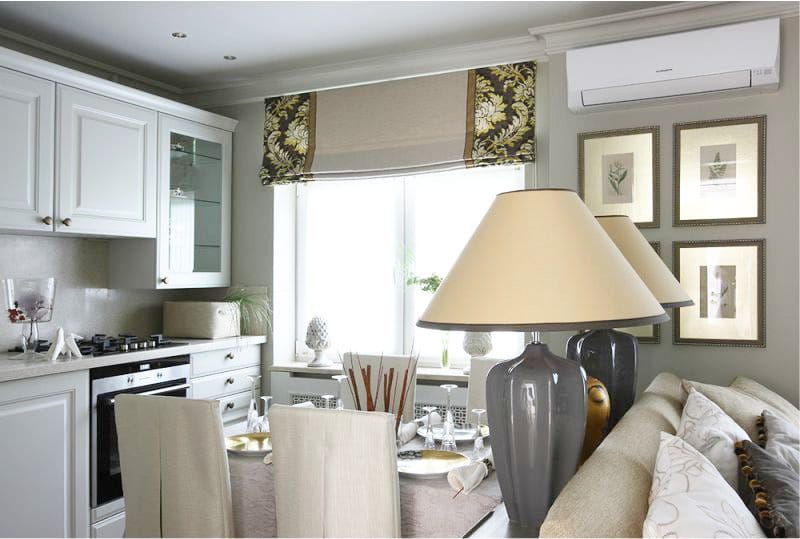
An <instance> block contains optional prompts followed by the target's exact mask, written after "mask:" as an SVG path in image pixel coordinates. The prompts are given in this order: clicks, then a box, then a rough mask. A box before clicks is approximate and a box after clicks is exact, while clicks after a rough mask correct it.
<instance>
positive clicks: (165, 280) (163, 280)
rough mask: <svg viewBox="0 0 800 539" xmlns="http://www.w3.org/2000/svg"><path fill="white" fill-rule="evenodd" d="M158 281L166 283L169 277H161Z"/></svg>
mask: <svg viewBox="0 0 800 539" xmlns="http://www.w3.org/2000/svg"><path fill="white" fill-rule="evenodd" d="M159 281H161V282H162V283H164V284H167V282H168V281H169V279H167V278H166V277H162V278H161V279H159Z"/></svg>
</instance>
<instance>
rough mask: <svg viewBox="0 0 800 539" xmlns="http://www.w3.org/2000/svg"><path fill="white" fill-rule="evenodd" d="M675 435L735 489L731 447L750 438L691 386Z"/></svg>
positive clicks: (735, 468)
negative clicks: (692, 448)
mask: <svg viewBox="0 0 800 539" xmlns="http://www.w3.org/2000/svg"><path fill="white" fill-rule="evenodd" d="M675 435H676V436H677V437H678V438H681V439H682V440H684V441H686V442H687V443H688V444H689V445H691V446H692V447H694V448H695V449H697V450H698V451H699V452H700V454H702V455H703V456H704V457H706V458H707V459H708V460H710V461H711V464H713V465H714V466H715V467H716V468H717V470H718V471H719V473H720V475H721V476H722V477H723V479H725V481H727V482H728V484H729V485H730V486H731V488H734V489H735V488H736V485H737V483H738V478H739V465H738V460H737V458H736V453H734V451H733V449H734V445H735V444H736V442H738V441H741V440H749V439H750V437H749V436H748V435H747V433H746V432H745V431H744V430H743V429H742V427H740V426H739V425H737V424H736V422H735V421H734V420H733V419H731V418H730V417H728V416H727V414H725V412H723V411H722V410H721V409H720V407H719V406H717V405H716V404H714V403H713V402H712V401H711V400H709V399H708V398H706V397H705V396H703V394H701V393H699V392H698V391H696V390H695V389H694V388H693V387H691V388H689V398H688V399H686V405H685V406H684V407H683V413H682V414H681V422H680V424H679V425H678V432H677V433H676V434H675Z"/></svg>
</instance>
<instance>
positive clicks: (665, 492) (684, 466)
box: [642, 432, 765, 537]
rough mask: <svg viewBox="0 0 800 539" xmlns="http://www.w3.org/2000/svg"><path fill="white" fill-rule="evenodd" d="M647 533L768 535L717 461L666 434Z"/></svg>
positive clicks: (707, 535) (646, 521)
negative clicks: (720, 469) (725, 476)
mask: <svg viewBox="0 0 800 539" xmlns="http://www.w3.org/2000/svg"><path fill="white" fill-rule="evenodd" d="M649 501H650V508H649V509H648V511H647V517H646V518H645V521H644V525H643V527H642V534H643V536H644V537H765V536H764V532H763V531H762V530H761V527H760V526H759V525H758V522H757V521H756V519H755V517H753V515H752V514H751V513H750V511H749V510H748V509H747V507H746V506H745V505H744V503H742V500H741V499H739V495H738V494H736V491H735V490H733V489H732V488H731V486H730V485H728V483H727V482H726V481H725V479H723V478H722V476H721V475H720V474H719V472H718V471H717V469H716V468H714V465H713V464H711V463H710V462H709V461H708V459H707V458H705V457H704V456H703V455H701V454H700V453H698V452H697V450H696V449H694V448H693V447H692V446H691V445H689V444H688V443H686V442H685V441H683V440H681V439H680V438H678V437H677V436H672V435H671V434H667V433H666V432H662V433H661V445H660V446H659V448H658V454H657V455H656V467H655V470H654V471H653V484H652V486H651V489H650V500H649Z"/></svg>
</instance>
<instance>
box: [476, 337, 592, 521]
mask: <svg viewBox="0 0 800 539" xmlns="http://www.w3.org/2000/svg"><path fill="white" fill-rule="evenodd" d="M585 383H586V375H585V373H584V372H583V369H582V368H581V367H580V365H579V364H577V363H576V362H574V361H570V360H568V359H564V358H560V357H558V356H555V355H553V354H552V353H550V350H549V349H548V348H547V345H544V344H541V343H533V344H529V345H528V346H527V347H526V348H525V351H524V352H523V353H522V355H521V356H519V357H518V358H516V359H512V360H510V361H504V362H502V363H498V364H497V365H495V366H494V367H492V369H491V370H490V371H489V374H488V376H487V378H486V404H487V410H488V413H489V429H490V431H491V433H492V453H493V455H494V461H495V468H496V470H497V479H498V481H499V483H500V489H501V491H502V493H503V501H504V502H505V506H506V510H507V512H508V518H509V520H511V521H512V522H515V523H518V524H520V525H522V526H525V527H529V528H532V530H531V531H532V532H534V533H535V534H536V535H538V531H539V527H540V526H541V524H542V522H543V521H544V518H545V516H546V515H547V511H548V509H549V508H550V505H551V504H552V503H553V501H554V500H555V498H556V496H558V494H559V492H561V489H562V488H563V487H564V485H565V484H566V483H567V481H569V479H570V478H571V477H572V476H573V474H574V473H575V470H576V469H577V467H578V461H579V458H580V453H581V448H582V447H583V436H584V430H585V428H586V386H585Z"/></svg>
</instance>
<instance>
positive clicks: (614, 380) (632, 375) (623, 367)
mask: <svg viewBox="0 0 800 539" xmlns="http://www.w3.org/2000/svg"><path fill="white" fill-rule="evenodd" d="M597 221H598V222H599V223H600V226H602V227H603V229H604V230H605V231H606V233H607V234H608V235H609V237H610V238H611V240H612V241H613V242H614V244H615V245H616V246H617V248H618V249H619V250H620V251H621V252H622V254H623V256H624V257H625V258H626V259H627V261H628V262H629V263H630V265H631V266H633V269H634V270H636V273H637V274H638V275H639V277H640V278H641V279H642V281H644V284H645V285H647V288H649V289H650V292H652V293H653V295H654V296H655V297H656V299H657V300H658V302H659V303H660V304H661V306H662V307H663V308H664V309H670V308H673V307H686V306H688V305H691V304H692V303H693V302H692V300H691V298H690V297H689V295H688V294H687V293H686V292H685V291H684V290H683V289H682V288H681V285H680V284H679V283H678V280H677V279H676V278H675V276H674V275H672V272H670V271H669V268H667V266H666V264H664V261H663V260H661V257H660V256H658V253H656V252H655V250H653V247H652V246H651V245H650V243H649V242H648V241H647V240H646V239H645V237H644V236H643V235H642V233H641V232H639V229H638V228H636V225H634V224H633V221H631V219H630V217H627V216H625V215H608V216H602V217H598V218H597ZM567 357H568V358H570V359H574V360H576V361H578V362H579V363H580V364H581V366H583V368H584V369H585V370H586V374H587V375H589V376H593V377H594V378H597V379H598V380H600V381H601V382H603V384H605V386H606V389H608V393H609V396H610V397H611V417H610V418H609V422H608V429H609V430H610V429H612V428H614V425H616V424H617V422H618V421H619V420H620V419H621V418H622V416H623V415H625V412H627V411H628V409H629V408H630V407H631V406H632V405H633V401H634V399H635V398H636V373H637V369H638V364H639V345H638V342H637V340H636V337H635V336H633V335H631V334H630V333H625V332H622V331H615V330H613V329H595V330H589V331H585V332H582V333H579V334H577V335H573V336H572V337H571V338H570V339H569V341H568V342H567Z"/></svg>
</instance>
